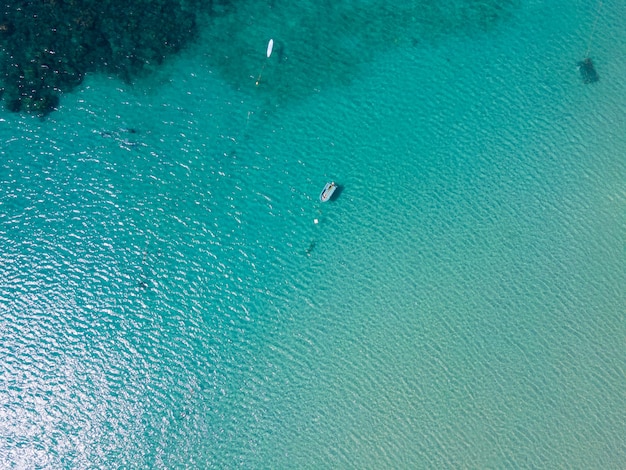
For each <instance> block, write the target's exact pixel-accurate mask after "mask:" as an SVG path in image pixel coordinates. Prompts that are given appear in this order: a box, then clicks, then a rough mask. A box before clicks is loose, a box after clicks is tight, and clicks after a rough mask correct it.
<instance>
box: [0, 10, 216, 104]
mask: <svg viewBox="0 0 626 470" xmlns="http://www.w3.org/2000/svg"><path fill="white" fill-rule="evenodd" d="M224 1H226V0H224ZM183 3H184V6H183ZM213 3H218V2H217V0H214V1H209V2H204V4H205V5H208V7H209V8H210V6H211V5H212V4H213ZM202 4H203V2H202V1H201V0H189V1H187V2H179V1H178V0H176V1H172V0H132V1H120V0H38V1H36V2H35V1H32V0H14V1H13V2H11V3H9V2H5V4H4V5H3V6H2V7H0V46H1V47H2V49H3V52H4V53H3V54H2V55H1V56H0V78H1V79H2V82H3V85H4V86H3V88H4V102H5V105H6V107H7V108H8V109H10V110H11V111H22V112H28V113H35V114H39V115H46V114H48V113H49V112H51V111H52V110H54V109H55V108H56V107H57V106H58V103H59V98H60V96H61V95H62V93H63V92H67V91H71V90H72V89H73V88H74V87H76V86H77V85H79V84H80V83H81V82H82V80H83V77H84V76H85V74H86V73H88V72H94V71H101V72H106V73H113V74H115V75H117V76H119V77H120V78H122V79H123V80H126V81H130V80H131V79H132V78H133V77H136V76H138V75H140V74H141V73H143V72H144V71H145V70H147V69H148V68H149V67H151V66H154V65H158V64H160V63H162V62H163V60H164V58H165V57H166V56H168V55H169V54H172V53H175V52H177V51H179V50H180V49H181V48H182V47H183V46H184V45H185V44H186V43H188V42H189V41H190V40H192V39H193V38H194V37H195V36H196V34H197V21H196V14H197V13H196V11H197V10H196V8H198V7H200V6H201V5H202Z"/></svg>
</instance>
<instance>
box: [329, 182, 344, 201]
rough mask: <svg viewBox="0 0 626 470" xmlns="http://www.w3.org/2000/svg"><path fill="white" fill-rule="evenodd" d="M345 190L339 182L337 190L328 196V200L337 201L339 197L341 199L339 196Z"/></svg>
mask: <svg viewBox="0 0 626 470" xmlns="http://www.w3.org/2000/svg"><path fill="white" fill-rule="evenodd" d="M343 190H344V186H343V185H342V184H338V185H336V186H335V190H334V191H333V194H331V196H330V197H329V198H328V202H331V201H336V200H337V199H339V196H341V193H342V192H343Z"/></svg>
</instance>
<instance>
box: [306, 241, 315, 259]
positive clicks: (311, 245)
mask: <svg viewBox="0 0 626 470" xmlns="http://www.w3.org/2000/svg"><path fill="white" fill-rule="evenodd" d="M314 249H315V240H311V243H309V247H308V248H307V249H306V250H305V253H306V254H307V255H309V256H310V255H311V252H312V251H313V250H314Z"/></svg>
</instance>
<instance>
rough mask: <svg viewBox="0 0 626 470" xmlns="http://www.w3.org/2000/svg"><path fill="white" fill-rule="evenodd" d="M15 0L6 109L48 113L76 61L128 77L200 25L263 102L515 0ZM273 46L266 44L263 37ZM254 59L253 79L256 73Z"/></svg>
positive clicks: (215, 60) (350, 71)
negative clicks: (257, 81)
mask: <svg viewBox="0 0 626 470" xmlns="http://www.w3.org/2000/svg"><path fill="white" fill-rule="evenodd" d="M395 3H396V4H395V5H390V3H389V2H388V1H387V0H371V1H369V2H367V5H366V6H363V5H362V4H361V3H360V2H356V3H355V2H354V1H353V0H333V1H331V0H321V1H319V2H304V3H303V2H292V1H287V0H269V1H262V0H132V1H122V0H37V1H33V0H13V1H11V2H9V1H7V2H4V4H3V6H1V7H0V48H1V49H2V50H3V51H4V53H3V54H0V78H1V79H2V81H3V82H4V83H3V85H4V86H3V88H4V93H3V95H4V96H3V99H4V102H5V105H6V107H7V108H8V109H10V110H11V111H16V112H28V113H34V114H39V115H42V116H44V115H46V114H48V113H49V112H51V111H53V110H54V109H55V108H56V107H57V106H58V104H59V99H60V96H61V95H62V93H64V92H68V91H71V90H72V89H74V88H75V87H76V86H78V85H79V84H80V83H81V82H82V80H83V78H84V76H85V74H86V73H89V72H103V73H108V74H115V75H117V76H118V77H120V78H121V79H123V80H125V81H127V82H129V83H132V82H133V81H134V80H135V79H136V78H138V77H141V76H142V75H145V74H147V73H149V72H150V71H153V70H155V67H158V66H159V65H160V64H161V63H162V62H163V61H164V60H165V58H166V57H167V56H168V55H171V54H173V53H176V52H178V51H180V50H181V49H182V48H183V47H185V46H186V45H187V44H189V43H190V42H191V41H193V40H195V39H196V38H197V37H199V35H200V34H201V35H202V36H203V40H204V41H203V43H206V44H210V47H207V48H205V49H206V50H203V51H202V52H201V54H200V55H199V57H198V61H199V63H200V61H202V62H203V63H205V64H206V65H207V66H209V67H211V68H213V69H215V70H216V71H217V72H218V73H219V74H220V75H221V76H222V78H223V79H224V80H225V81H226V82H228V83H230V85H231V86H232V87H233V88H235V89H247V90H250V91H251V92H255V93H261V94H265V95H266V97H267V98H268V99H269V100H271V101H272V103H273V104H276V105H279V104H280V103H281V102H284V101H286V100H290V99H293V98H296V99H297V98H302V97H305V96H309V95H311V94H313V93H317V92H319V90H320V89H322V88H325V87H329V86H335V85H342V84H347V83H349V82H350V81H351V80H354V79H367V77H362V76H361V74H362V65H363V64H364V63H365V62H367V61H370V60H372V59H373V58H375V57H376V56H379V55H381V54H384V53H385V52H386V51H388V50H389V49H390V48H393V47H395V46H396V45H402V44H403V43H406V44H409V45H410V44H411V42H415V43H420V42H432V41H437V40H438V39H439V38H440V37H441V36H445V35H450V34H453V35H459V34H461V35H475V34H483V33H485V32H488V31H490V30H492V29H494V28H495V27H496V25H498V24H500V23H501V22H502V21H503V20H505V19H508V18H509V17H510V16H511V13H512V11H513V9H515V8H517V4H518V3H519V0H483V1H481V2H476V1H474V0H457V1H455V2H452V3H445V5H444V4H442V3H441V2H432V0H414V1H409V2H395ZM270 38H273V39H274V40H275V53H274V54H273V55H272V56H271V57H270V58H269V59H268V58H266V56H265V48H266V45H267V41H268V40H269V39H270ZM261 69H263V80H262V81H260V84H259V86H258V87H255V85H254V84H255V78H256V77H257V76H258V75H259V71H260V70H261Z"/></svg>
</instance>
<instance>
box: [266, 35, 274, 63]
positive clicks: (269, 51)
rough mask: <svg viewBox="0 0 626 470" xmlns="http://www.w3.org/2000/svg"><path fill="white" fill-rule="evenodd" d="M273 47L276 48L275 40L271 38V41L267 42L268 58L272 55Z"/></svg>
mask: <svg viewBox="0 0 626 470" xmlns="http://www.w3.org/2000/svg"><path fill="white" fill-rule="evenodd" d="M272 49H274V40H273V39H270V42H268V43H267V58H268V59H269V58H270V56H271V55H272Z"/></svg>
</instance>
